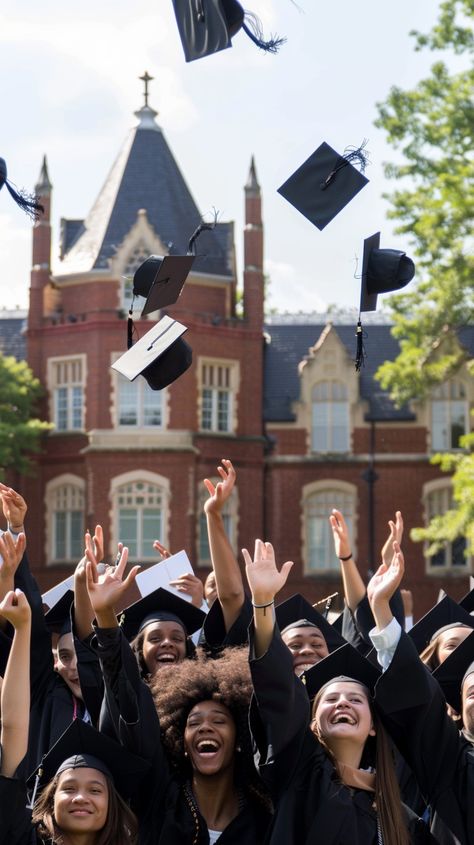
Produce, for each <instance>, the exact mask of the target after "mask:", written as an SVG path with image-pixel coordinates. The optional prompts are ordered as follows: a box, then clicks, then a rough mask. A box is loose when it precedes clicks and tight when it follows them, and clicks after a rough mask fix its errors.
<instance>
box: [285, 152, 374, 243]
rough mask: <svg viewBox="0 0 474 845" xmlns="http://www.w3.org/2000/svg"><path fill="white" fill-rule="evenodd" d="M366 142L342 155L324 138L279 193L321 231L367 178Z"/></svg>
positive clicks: (366, 181) (359, 189) (357, 191)
mask: <svg viewBox="0 0 474 845" xmlns="http://www.w3.org/2000/svg"><path fill="white" fill-rule="evenodd" d="M365 144H366V142H365V141H364V142H363V143H362V144H361V145H360V147H358V148H357V149H352V148H347V150H345V152H344V154H343V155H341V154H340V153H338V152H336V150H333V148H332V147H330V146H329V144H326V142H323V143H322V144H321V145H320V146H319V147H318V148H317V150H315V151H314V153H312V155H310V157H309V158H308V159H306V161H305V162H303V164H302V165H301V166H300V167H298V169H297V170H295V172H294V173H293V174H292V175H291V176H290V177H289V178H288V179H287V180H286V182H284V184H283V185H281V186H280V187H279V188H278V193H279V194H281V196H282V197H284V198H285V199H286V200H288V202H289V203H291V205H293V206H294V207H295V208H296V209H297V210H298V211H299V212H301V214H303V216H304V217H306V218H307V220H309V221H310V223H312V224H313V225H314V226H316V228H317V229H319V231H320V232H322V230H323V229H324V228H325V227H326V226H327V225H328V223H330V222H331V220H333V219H334V217H335V216H336V214H339V212H340V211H342V209H343V208H344V207H345V206H346V205H347V204H348V203H349V202H350V201H351V200H352V199H353V198H354V197H355V196H356V194H358V193H359V191H361V190H362V188H364V187H365V185H367V183H368V181H369V180H368V179H367V177H366V176H364V171H365V167H366V165H367V163H368V159H367V153H366V152H365ZM355 163H357V164H358V165H359V167H360V170H358V169H357V167H355V166H354V164H355Z"/></svg>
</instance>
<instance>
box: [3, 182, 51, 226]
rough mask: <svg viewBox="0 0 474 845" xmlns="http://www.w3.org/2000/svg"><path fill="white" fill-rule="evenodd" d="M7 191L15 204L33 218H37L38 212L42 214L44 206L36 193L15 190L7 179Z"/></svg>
mask: <svg viewBox="0 0 474 845" xmlns="http://www.w3.org/2000/svg"><path fill="white" fill-rule="evenodd" d="M5 185H6V186H7V190H8V193H9V194H10V196H11V197H13V199H14V200H15V202H16V204H17V205H18V206H19V207H20V208H21V209H22V210H23V211H24V212H25V214H27V215H28V217H29V218H30V219H31V220H33V221H35V222H36V221H37V220H39V216H40V214H44V206H43V205H41V203H40V202H39V201H38V197H37V196H36V194H27V193H26V191H15V188H14V187H13V186H12V184H11V183H10V182H8V180H6V181H5Z"/></svg>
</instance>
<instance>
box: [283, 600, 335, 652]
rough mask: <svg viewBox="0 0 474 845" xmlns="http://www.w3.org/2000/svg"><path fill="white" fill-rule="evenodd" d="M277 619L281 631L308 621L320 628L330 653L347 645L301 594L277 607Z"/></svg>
mask: <svg viewBox="0 0 474 845" xmlns="http://www.w3.org/2000/svg"><path fill="white" fill-rule="evenodd" d="M275 617H276V621H277V625H278V627H279V629H280V631H281V632H282V633H283V631H284V630H285V629H287V628H291V626H292V625H294V624H295V623H300V627H301V623H302V622H303V621H304V620H307V621H308V622H309V623H310V624H312V625H315V626H316V628H319V630H320V631H321V633H322V635H323V637H324V639H325V640H326V645H327V647H328V650H329V651H334V649H336V648H339V647H340V646H341V645H343V644H344V643H345V639H344V638H343V637H342V636H341V635H340V634H339V633H338V631H337V629H336V628H334V627H333V626H332V625H330V624H329V622H328V621H327V619H325V618H324V616H323V615H322V614H321V613H319V612H318V611H317V610H315V608H314V607H312V605H310V603H309V602H307V601H306V599H305V598H304V597H303V596H302V595H301V594H300V593H296V594H295V595H294V596H291V598H289V599H286V601H284V602H282V603H281V604H279V605H277V607H276V608H275Z"/></svg>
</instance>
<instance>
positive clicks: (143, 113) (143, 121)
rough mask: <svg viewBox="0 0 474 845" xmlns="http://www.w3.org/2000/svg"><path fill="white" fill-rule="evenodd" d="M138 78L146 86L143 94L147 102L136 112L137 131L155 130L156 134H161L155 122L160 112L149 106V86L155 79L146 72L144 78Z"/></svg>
mask: <svg viewBox="0 0 474 845" xmlns="http://www.w3.org/2000/svg"><path fill="white" fill-rule="evenodd" d="M138 78H139V79H141V80H142V81H143V84H144V86H145V90H144V92H143V97H144V100H145V102H144V104H143V106H142V107H141V109H138V111H136V112H134V114H135V116H136V117H138V126H137V129H154V130H155V132H159V131H160V127H159V126H158V124H157V123H156V121H155V117H156V116H157V115H158V112H157V111H155V109H152V107H151V106H149V105H148V97H149V96H150V92H149V90H148V84H149V83H150V82H151V81H152V80H153V79H154V77H153V76H150V74H149V73H148V71H147V70H146V71H145V73H144V74H143V76H139V77H138Z"/></svg>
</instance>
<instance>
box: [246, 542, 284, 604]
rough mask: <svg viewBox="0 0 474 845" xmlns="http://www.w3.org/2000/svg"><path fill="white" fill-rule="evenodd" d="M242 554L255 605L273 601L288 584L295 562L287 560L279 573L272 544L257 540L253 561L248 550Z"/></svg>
mask: <svg viewBox="0 0 474 845" xmlns="http://www.w3.org/2000/svg"><path fill="white" fill-rule="evenodd" d="M242 554H243V556H244V560H245V570H246V573H247V581H248V583H249V587H250V590H251V592H252V601H253V603H254V604H257V605H258V604H266V603H268V602H271V601H273V599H274V597H275V596H276V594H277V593H278V592H279V591H280V590H281V588H282V587H283V586H284V585H285V584H286V580H287V578H288V575H289V574H290V571H291V568H292V566H293V561H290V560H287V561H286V563H284V564H283V566H282V567H281V570H280V571H278V569H277V565H276V563H275V552H274V550H273V546H272V544H271V543H264V542H263V541H262V540H255V552H254V558H253V560H252V558H251V557H250V554H249V553H248V551H247V549H242Z"/></svg>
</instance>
